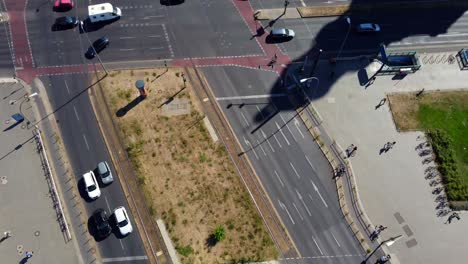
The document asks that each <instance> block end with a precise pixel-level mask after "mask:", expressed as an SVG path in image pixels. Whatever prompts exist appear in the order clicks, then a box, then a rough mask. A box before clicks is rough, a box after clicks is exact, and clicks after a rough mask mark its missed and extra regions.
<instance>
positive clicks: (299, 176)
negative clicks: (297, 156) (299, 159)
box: [289, 162, 301, 179]
mask: <svg viewBox="0 0 468 264" xmlns="http://www.w3.org/2000/svg"><path fill="white" fill-rule="evenodd" d="M289 164H290V165H291V168H292V169H293V171H294V173H296V175H297V177H298V178H299V179H300V178H301V175H299V173H297V170H296V168H294V165H293V164H292V163H291V162H289Z"/></svg>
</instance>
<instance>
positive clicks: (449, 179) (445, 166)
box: [428, 129, 468, 201]
mask: <svg viewBox="0 0 468 264" xmlns="http://www.w3.org/2000/svg"><path fill="white" fill-rule="evenodd" d="M428 135H429V137H430V139H431V143H432V149H433V150H434V154H435V156H436V162H437V163H438V164H439V171H440V173H441V174H442V176H443V180H444V182H445V183H446V187H447V196H448V198H449V200H450V201H467V200H468V188H467V186H466V185H465V184H464V182H463V180H462V179H461V175H460V173H459V171H458V167H457V164H456V158H455V152H454V150H453V143H452V140H451V139H450V137H449V135H448V134H447V132H445V131H444V130H442V129H431V130H429V133H428Z"/></svg>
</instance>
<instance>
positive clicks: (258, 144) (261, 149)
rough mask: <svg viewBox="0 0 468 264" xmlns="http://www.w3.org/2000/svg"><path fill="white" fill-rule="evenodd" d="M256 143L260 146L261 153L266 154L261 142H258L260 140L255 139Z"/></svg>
mask: <svg viewBox="0 0 468 264" xmlns="http://www.w3.org/2000/svg"><path fill="white" fill-rule="evenodd" d="M257 145H258V146H260V149H261V150H262V152H263V155H265V156H266V155H267V154H266V152H265V150H264V149H263V147H262V144H260V141H258V139H257Z"/></svg>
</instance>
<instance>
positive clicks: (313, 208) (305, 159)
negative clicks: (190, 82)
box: [203, 67, 363, 263]
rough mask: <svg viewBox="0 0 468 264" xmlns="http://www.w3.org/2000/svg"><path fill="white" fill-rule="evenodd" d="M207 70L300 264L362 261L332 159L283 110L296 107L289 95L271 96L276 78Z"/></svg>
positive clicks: (238, 70)
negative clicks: (343, 211)
mask: <svg viewBox="0 0 468 264" xmlns="http://www.w3.org/2000/svg"><path fill="white" fill-rule="evenodd" d="M203 71H204V73H205V74H206V75H207V79H208V82H209V83H210V85H211V87H212V89H213V90H214V93H215V96H216V97H217V100H218V103H219V104H220V106H221V107H222V109H223V111H224V113H225V114H226V116H227V118H228V119H229V122H230V124H231V126H232V127H233V129H234V131H235V133H236V135H237V137H238V140H239V141H240V144H241V145H242V147H243V149H244V151H245V154H247V155H249V158H250V160H251V161H252V163H253V166H254V168H255V171H256V172H257V174H258V175H259V177H260V179H261V181H262V183H263V185H264V186H265V188H266V189H267V191H268V194H269V196H270V199H271V201H272V202H273V204H274V206H275V208H276V210H277V211H278V213H279V214H280V216H281V218H282V221H283V223H284V224H285V225H286V227H287V229H288V232H289V234H290V235H291V236H292V239H293V241H294V242H295V244H296V246H297V248H298V250H299V252H300V254H301V255H302V259H301V260H300V261H301V262H300V263H357V262H358V261H360V260H362V254H363V252H362V250H361V248H360V246H359V244H358V241H357V240H356V239H355V238H353V235H352V233H351V231H350V229H349V228H348V227H347V224H346V222H345V221H344V220H343V218H342V214H341V211H340V208H339V205H338V198H337V196H336V187H335V185H334V183H333V180H332V177H333V175H332V169H331V167H330V166H329V165H328V162H327V160H326V159H325V157H324V156H323V154H322V153H321V151H320V149H319V148H318V145H317V144H316V143H315V142H314V141H313V139H312V137H311V136H310V134H309V132H308V131H307V129H306V128H305V127H304V125H303V123H302V121H301V119H300V117H298V116H296V112H295V111H291V110H285V111H281V112H277V111H278V109H287V108H292V106H290V105H288V104H289V102H288V98H287V96H286V94H285V93H284V92H285V91H284V90H283V89H280V88H279V87H278V89H275V88H274V90H276V91H277V92H275V93H274V94H275V95H274V96H275V97H274V98H275V99H274V100H273V99H272V98H269V97H270V93H269V88H270V87H271V86H274V85H275V81H276V79H277V76H276V74H274V73H270V72H265V71H262V72H260V71H255V70H250V69H244V68H237V67H216V68H215V67H209V68H204V70H203ZM263 95H266V98H265V97H264V96H263ZM281 104H284V105H281ZM259 117H260V118H259Z"/></svg>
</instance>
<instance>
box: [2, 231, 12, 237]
mask: <svg viewBox="0 0 468 264" xmlns="http://www.w3.org/2000/svg"><path fill="white" fill-rule="evenodd" d="M3 237H4V239H7V238H9V237H11V231H5V232H3Z"/></svg>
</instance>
